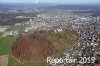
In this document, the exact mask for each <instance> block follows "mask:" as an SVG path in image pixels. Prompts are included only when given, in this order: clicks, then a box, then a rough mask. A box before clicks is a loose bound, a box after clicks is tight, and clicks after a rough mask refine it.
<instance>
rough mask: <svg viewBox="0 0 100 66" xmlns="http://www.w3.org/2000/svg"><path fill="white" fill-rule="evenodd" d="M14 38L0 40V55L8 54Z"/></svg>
mask: <svg viewBox="0 0 100 66" xmlns="http://www.w3.org/2000/svg"><path fill="white" fill-rule="evenodd" d="M15 40H16V39H15V37H14V36H7V37H3V38H1V39H0V55H6V54H9V52H10V49H11V46H12V44H13V43H14V42H15Z"/></svg>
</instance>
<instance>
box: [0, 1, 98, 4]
mask: <svg viewBox="0 0 100 66" xmlns="http://www.w3.org/2000/svg"><path fill="white" fill-rule="evenodd" d="M0 2H3V3H68V4H81V3H90V4H91V3H94V4H97V3H100V0H0Z"/></svg>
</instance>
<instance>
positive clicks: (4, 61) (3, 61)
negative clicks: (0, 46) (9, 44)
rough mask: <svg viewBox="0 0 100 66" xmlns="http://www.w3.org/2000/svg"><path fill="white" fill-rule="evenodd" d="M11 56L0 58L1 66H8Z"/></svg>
mask: <svg viewBox="0 0 100 66" xmlns="http://www.w3.org/2000/svg"><path fill="white" fill-rule="evenodd" d="M8 57H9V55H3V56H0V66H7V64H8Z"/></svg>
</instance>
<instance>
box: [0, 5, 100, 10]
mask: <svg viewBox="0 0 100 66" xmlns="http://www.w3.org/2000/svg"><path fill="white" fill-rule="evenodd" d="M99 6H100V5H59V4H50V3H48V4H47V3H41V4H34V3H15V4H14V3H13V4H12V3H0V9H34V8H39V9H40V8H42V9H67V10H88V9H92V10H100V7H99Z"/></svg>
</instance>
